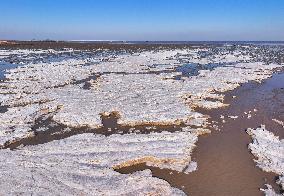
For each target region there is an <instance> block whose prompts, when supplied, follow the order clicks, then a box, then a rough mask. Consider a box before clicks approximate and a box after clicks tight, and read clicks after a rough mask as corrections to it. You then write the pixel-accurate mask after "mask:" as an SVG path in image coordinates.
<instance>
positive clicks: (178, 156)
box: [0, 44, 284, 195]
mask: <svg viewBox="0 0 284 196" xmlns="http://www.w3.org/2000/svg"><path fill="white" fill-rule="evenodd" d="M80 46H81V45H80ZM40 47H41V46H40V45H39V46H38V48H36V49H35V48H33V49H32V48H21V47H19V48H17V47H15V46H13V47H10V48H9V47H6V46H5V47H3V48H1V49H0V62H1V64H0V67H1V66H2V65H3V67H4V64H5V70H6V71H5V74H4V75H3V77H2V78H1V83H0V103H1V106H0V147H1V149H0V160H1V161H0V165H1V167H0V179H1V183H0V195H1V194H4V195H20V194H23V195H30V194H35V195H58V194H63V195H74V194H76V195H80V194H81V195H184V194H188V192H187V191H184V190H182V187H177V186H172V184H171V183H169V182H167V181H166V180H163V179H161V178H158V177H154V176H153V175H152V173H151V170H149V169H147V170H143V171H137V172H134V173H130V174H123V173H119V172H118V171H119V169H121V168H125V167H130V166H133V165H136V164H141V163H143V164H146V165H147V166H149V167H156V168H159V169H167V170H171V171H173V172H178V173H184V174H185V175H190V173H194V172H195V171H196V170H198V167H199V163H198V161H195V160H193V158H192V152H193V151H194V150H195V149H196V148H198V147H199V146H198V139H199V138H200V137H202V135H204V134H208V137H210V134H211V133H210V132H214V133H217V132H222V126H221V125H220V124H221V123H226V121H234V120H238V118H239V116H238V115H235V114H234V112H231V113H230V114H228V115H226V116H220V118H219V120H220V122H219V124H218V123H217V124H216V123H215V124H214V122H212V118H213V116H210V114H207V112H203V111H215V110H219V109H220V108H227V107H230V102H226V101H224V100H225V99H226V96H227V95H226V93H228V92H232V91H233V90H235V89H238V88H242V87H241V86H242V85H244V84H248V83H260V84H259V85H261V83H262V82H263V81H266V80H267V79H269V78H270V77H271V76H272V75H273V74H274V73H276V72H279V71H283V67H284V64H283V63H284V61H283V53H284V48H283V46H277V45H276V46H266V45H265V46H264V45H253V44H232V45H224V44H223V45H213V46H212V45H195V46H192V45H178V46H174V45H153V46H151V45H150V46H147V47H146V46H145V47H141V46H135V44H134V45H133V46H128V45H127V44H125V45H123V44H122V46H112V45H111V44H110V46H109V48H108V46H107V47H105V46H104V45H102V46H101V47H97V46H96V47H94V48H83V47H82V48H78V47H69V48H68V47H66V48H65V47H58V48H56V47H54V48H49V49H48V48H44V47H42V48H40ZM112 47H114V48H112ZM9 65H10V67H9ZM1 71H4V69H3V70H1ZM283 87H284V86H283ZM283 87H280V88H283ZM281 92H282V91H281ZM281 92H280V93H281ZM278 93H279V92H278ZM253 111H254V110H253V109H252V110H251V111H250V112H249V111H247V113H244V116H245V118H246V119H247V120H249V119H250V118H251V116H252V115H253ZM256 111H257V108H255V111H254V112H255V113H256ZM275 118H277V119H276V120H274V121H273V120H272V118H271V119H270V120H271V122H273V123H277V124H278V125H279V126H281V122H282V121H283V120H284V119H283V118H284V116H283V115H280V116H277V117H275ZM278 125H277V126H278ZM259 126H260V124H259ZM282 126H283V125H282ZM247 128H249V127H247ZM240 131H241V130H240ZM247 132H248V133H249V135H250V136H251V137H252V138H253V143H252V144H250V145H249V149H247V153H249V152H250V151H249V150H251V152H252V154H253V155H255V156H256V157H260V158H259V159H258V160H257V161H256V162H257V165H258V166H259V167H260V168H262V169H263V170H264V171H273V172H275V173H276V174H277V175H280V179H279V183H280V184H281V183H282V185H283V179H282V178H283V169H282V170H281V169H279V168H281V167H282V168H283V167H284V162H283V153H282V148H283V145H282V144H281V142H282V143H283V141H281V140H279V138H276V137H275V136H274V135H273V134H270V133H269V132H268V131H267V130H266V129H264V128H259V129H249V130H248V131H247ZM263 135H264V136H263ZM266 136H267V137H266ZM263 137H265V138H263ZM200 145H201V144H200ZM281 145H282V146H281ZM275 146H279V148H280V149H278V151H280V153H279V154H276V153H275V152H274V151H275V148H277V147H275ZM244 147H245V148H247V146H245V145H244ZM265 153H268V154H269V155H265ZM281 153H282V154H281ZM263 157H265V158H263ZM275 157H276V158H275ZM271 160H272V161H271ZM251 161H253V160H251ZM267 162H269V163H270V164H268V163H267ZM271 162H273V163H271ZM275 167H276V168H277V169H275ZM192 180H194V178H193V179H192ZM194 188H195V187H188V189H189V190H190V189H194ZM261 188H263V187H258V189H261ZM258 189H256V191H259V193H261V190H258ZM263 191H264V192H265V193H266V194H268V195H270V194H276V193H275V192H274V191H273V190H272V188H271V187H270V185H268V189H265V190H264V189H263Z"/></svg>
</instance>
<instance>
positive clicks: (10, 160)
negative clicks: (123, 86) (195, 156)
mask: <svg viewBox="0 0 284 196" xmlns="http://www.w3.org/2000/svg"><path fill="white" fill-rule="evenodd" d="M196 140H197V136H196V135H195V136H194V135H192V134H190V133H189V132H179V133H169V132H163V133H150V134H126V135H111V136H109V137H106V136H103V135H94V134H82V135H76V136H72V137H69V138H66V139H63V140H59V141H52V142H50V143H46V144H41V145H37V146H27V147H24V148H20V149H18V150H15V151H11V150H9V149H7V150H1V151H0V165H1V166H0V178H1V183H0V194H2V193H3V194H11V195H17V194H22V193H24V194H36V195H58V194H60V195H74V194H84V195H156V194H158V195H161V194H162V195H184V194H183V192H182V191H180V190H178V189H175V188H172V187H170V185H169V184H168V183H167V182H165V181H163V180H160V179H158V178H154V177H152V175H151V172H150V171H148V170H145V171H142V172H136V173H134V174H120V173H118V172H115V171H114V170H113V169H112V168H119V167H123V166H128V165H131V164H133V163H134V162H136V163H141V162H146V163H147V164H148V165H152V166H159V167H162V168H170V169H174V170H182V169H184V168H185V167H186V166H188V165H189V163H190V152H191V150H192V148H193V147H194V146H195V144H194V143H195V142H196ZM130 161H132V163H130ZM189 167H190V168H191V169H192V168H193V170H194V169H195V168H196V163H192V164H190V165H189Z"/></svg>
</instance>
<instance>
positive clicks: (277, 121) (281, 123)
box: [272, 118, 284, 128]
mask: <svg viewBox="0 0 284 196" xmlns="http://www.w3.org/2000/svg"><path fill="white" fill-rule="evenodd" d="M272 120H273V121H274V122H276V123H277V124H279V125H281V126H282V127H283V128H284V122H283V121H281V120H277V119H275V118H274V119H272Z"/></svg>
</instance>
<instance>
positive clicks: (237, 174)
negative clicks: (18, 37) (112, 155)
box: [117, 73, 284, 196]
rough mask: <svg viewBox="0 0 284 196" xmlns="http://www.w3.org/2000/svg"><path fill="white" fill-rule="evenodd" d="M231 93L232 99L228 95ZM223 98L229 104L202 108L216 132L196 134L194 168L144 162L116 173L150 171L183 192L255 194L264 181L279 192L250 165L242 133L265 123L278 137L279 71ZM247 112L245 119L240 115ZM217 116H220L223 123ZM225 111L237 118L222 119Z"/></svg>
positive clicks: (283, 107)
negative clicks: (189, 170)
mask: <svg viewBox="0 0 284 196" xmlns="http://www.w3.org/2000/svg"><path fill="white" fill-rule="evenodd" d="M233 96H236V98H232V97H233ZM225 102H227V103H230V106H229V107H227V108H222V109H218V110H211V111H210V110H202V112H203V113H205V114H208V115H210V116H211V122H212V124H215V125H218V126H219V129H220V131H213V132H212V133H211V134H208V135H205V136H200V137H199V141H198V143H197V147H196V148H195V150H194V152H193V155H192V157H193V160H194V161H197V164H198V169H197V171H195V172H192V173H190V174H184V173H178V172H174V171H171V170H168V169H159V168H155V167H149V166H146V165H145V164H139V165H134V166H131V167H126V168H121V169H119V170H117V171H118V172H120V173H132V172H135V171H138V170H144V169H151V170H152V173H153V176H155V177H158V178H161V179H164V180H166V181H168V182H169V183H170V184H171V185H172V186H174V187H177V188H179V189H181V190H183V191H184V192H185V193H187V194H188V195H198V196H202V195H218V196H220V195H224V196H228V195H238V196H240V195H243V196H254V195H256V196H257V195H263V193H262V192H260V190H259V189H260V188H265V186H264V185H265V184H266V183H268V184H270V185H272V186H273V188H274V189H275V190H276V191H278V192H280V187H279V186H278V185H277V184H276V183H275V181H276V179H277V175H275V174H273V173H267V172H263V171H262V170H261V169H259V168H258V167H256V165H255V163H254V161H253V159H254V157H253V155H252V154H251V153H250V152H249V150H248V148H247V146H248V144H249V143H250V142H251V138H250V137H249V135H248V134H247V133H246V132H245V131H246V129H247V128H249V127H250V128H257V127H259V126H260V125H261V124H265V125H266V128H267V129H268V130H269V131H271V132H274V133H275V134H276V135H278V136H279V137H280V138H284V129H283V127H282V126H281V125H279V124H277V123H275V122H274V121H272V119H273V118H276V119H278V120H282V121H284V74H283V73H280V74H275V75H274V76H273V77H272V78H270V79H268V80H266V81H264V82H263V83H261V84H258V83H255V82H250V83H247V84H244V85H242V86H241V87H239V88H237V89H236V90H233V91H231V92H228V93H226V98H225ZM254 109H257V111H254ZM200 110H201V109H200ZM249 111H251V116H252V117H251V118H248V114H245V113H244V112H247V113H249ZM220 115H224V116H225V119H224V120H225V121H226V122H225V123H223V122H222V119H221V118H220ZM228 115H231V116H238V118H237V119H230V118H227V116H228Z"/></svg>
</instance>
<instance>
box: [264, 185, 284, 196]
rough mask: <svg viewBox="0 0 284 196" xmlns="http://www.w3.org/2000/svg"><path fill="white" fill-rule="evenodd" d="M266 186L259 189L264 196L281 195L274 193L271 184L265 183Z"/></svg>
mask: <svg viewBox="0 0 284 196" xmlns="http://www.w3.org/2000/svg"><path fill="white" fill-rule="evenodd" d="M265 186H266V187H267V189H260V190H261V191H262V192H263V193H264V195H266V196H282V195H280V194H277V193H275V191H274V190H273V188H272V186H271V185H269V184H266V185H265Z"/></svg>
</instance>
